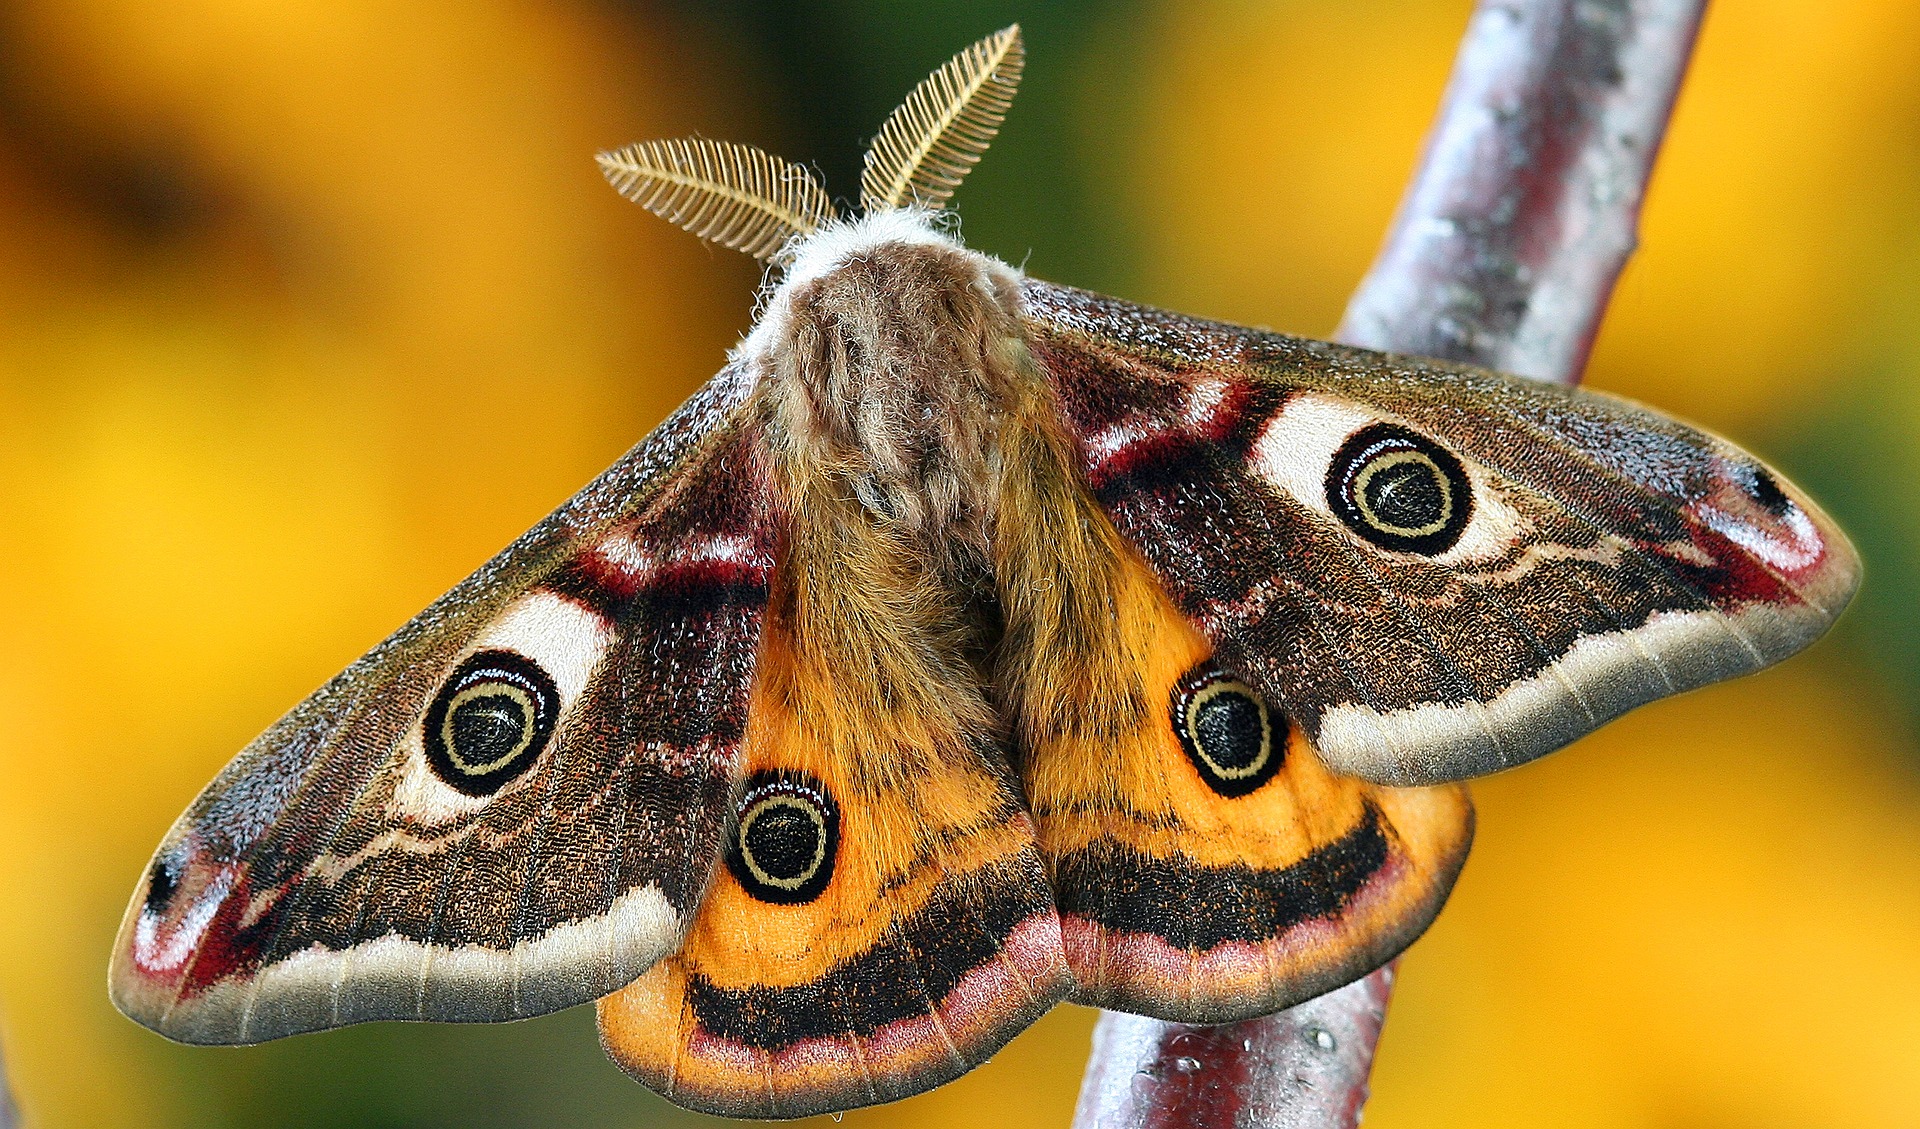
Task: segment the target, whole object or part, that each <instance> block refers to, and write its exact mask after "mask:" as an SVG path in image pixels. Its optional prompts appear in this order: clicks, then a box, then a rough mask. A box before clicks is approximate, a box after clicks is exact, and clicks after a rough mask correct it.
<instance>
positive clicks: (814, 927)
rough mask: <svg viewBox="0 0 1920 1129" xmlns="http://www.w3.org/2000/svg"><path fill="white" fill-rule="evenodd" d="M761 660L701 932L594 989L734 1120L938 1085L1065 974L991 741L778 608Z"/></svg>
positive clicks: (1010, 786) (658, 1076)
mask: <svg viewBox="0 0 1920 1129" xmlns="http://www.w3.org/2000/svg"><path fill="white" fill-rule="evenodd" d="M785 567H786V566H785V565H784V564H783V565H782V566H781V568H782V569H783V570H784V569H785ZM778 591H779V585H778V583H777V582H776V593H778ZM775 599H776V605H775V606H776V608H778V607H780V606H782V605H781V603H780V597H779V596H778V595H777V594H776V597H775ZM760 664H761V677H760V682H759V685H758V686H757V688H756V689H755V691H754V697H753V705H752V717H751V720H750V722H749V725H748V738H747V752H746V756H745V766H746V773H747V775H746V783H745V786H744V788H743V790H742V793H741V797H740V800H739V803H738V809H737V812H738V814H737V818H736V820H735V822H734V823H733V825H732V826H731V828H730V830H729V836H730V842H729V845H728V848H727V851H728V853H727V864H726V865H725V866H723V867H721V868H720V869H719V870H718V871H717V872H716V873H715V875H714V879H713V884H712V886H711V887H710V889H709V890H708V892H707V896H706V900H705V901H704V902H703V903H702V904H701V906H700V909H699V912H698V914H697V915H696V916H695V918H694V920H693V925H692V928H691V930H690V931H689V932H688V935H687V939H686V943H685V945H684V946H683V947H682V948H681V949H680V950H679V951H678V952H677V953H675V954H674V955H672V956H670V957H667V958H666V959H664V960H662V961H661V962H660V963H659V964H657V965H655V966H654V967H653V968H652V969H651V970H649V971H648V972H647V973H646V974H645V975H644V976H642V977H640V978H639V979H638V980H636V981H635V982H634V983H632V984H631V985H629V986H627V987H626V988H624V989H622V990H620V991H619V992H616V993H615V994H613V995H611V996H609V997H607V998H606V999H603V1000H601V1001H600V1004H599V1017H600V1036H601V1043H602V1045H603V1046H604V1047H605V1048H606V1050H607V1053H608V1055H609V1056H611V1057H612V1058H613V1060H614V1061H615V1062H617V1063H618V1064H619V1065H620V1066H621V1067H622V1068H623V1069H625V1070H626V1071H627V1072H628V1073H630V1074H632V1075H633V1076H634V1077H635V1078H637V1079H639V1080H640V1081H641V1082H643V1083H645V1084H646V1085H647V1086H649V1087H651V1088H652V1089H654V1090H655V1091H657V1092H659V1093H660V1094H662V1095H663V1096H665V1097H667V1098H668V1099H670V1100H672V1101H674V1102H676V1103H678V1104H680V1105H682V1106H685V1107H687V1108H690V1109H695V1110H700V1111H702V1112H707V1113H716V1114H722V1115H725V1116H728V1117H755V1118H768V1117H777V1118H789V1117H804V1116H808V1115H810V1114H815V1113H823V1112H830V1111H835V1110H842V1109H849V1108H852V1107H855V1106H862V1105H869V1104H873V1103H877V1102H886V1101H893V1100H895V1099H898V1098H904V1097H908V1096H910V1095H912V1094H917V1093H920V1092H922V1091H924V1090H928V1089H931V1088H932V1087H934V1086H937V1085H939V1084H941V1083H943V1082H946V1081H948V1080H950V1079H952V1078H955V1077H958V1076H959V1075H960V1074H962V1073H964V1072H966V1071H967V1070H969V1069H971V1068H972V1067H973V1066H975V1065H978V1064H979V1063H980V1062H982V1061H984V1060H985V1059H986V1058H987V1056H988V1055H990V1054H992V1053H993V1052H994V1051H995V1050H997V1049H999V1048H1000V1047H1001V1046H1002V1045H1003V1044H1005V1043H1006V1042H1007V1040H1009V1039H1011V1038H1012V1037H1013V1036H1015V1035H1017V1034H1019V1033H1020V1031H1022V1030H1023V1029H1025V1028H1026V1027H1027V1025H1028V1024H1030V1023H1032V1022H1033V1021H1034V1020H1035V1019H1037V1018H1039V1017H1040V1016H1041V1015H1042V1014H1044V1013H1045V1012H1046V1011H1047V1010H1048V1009H1049V1008H1051V1007H1052V1006H1053V1005H1054V1004H1055V1003H1056V1002H1058V1001H1059V1000H1060V999H1062V998H1064V997H1065V996H1066V994H1067V992H1068V990H1069V989H1070V987H1071V981H1070V980H1069V975H1068V972H1067V968H1066V963H1065V958H1064V955H1063V953H1062V951H1061V947H1060V925H1059V919H1058V917H1057V916H1056V915H1055V913H1054V908H1053V902H1052V898H1051V896H1050V890H1049V886H1048V882H1047V876H1046V872H1045V870H1044V868H1043V866H1042V863H1041V860H1040V857H1039V854H1038V852H1037V850H1036V848H1035V843H1034V829H1033V823H1032V821H1031V819H1030V818H1029V816H1028V815H1027V813H1026V811H1025V809H1024V806H1023V804H1022V803H1021V799H1020V793H1019V788H1018V785H1017V783H1016V781H1015V779H1014V778H1013V776H1012V774H1011V772H1010V770H1009V769H1008V768H1007V766H1006V764H1005V762H1004V760H1003V759H1002V757H1001V754H1000V752H999V750H998V749H997V747H996V744H995V742H994V741H993V739H992V737H991V734H990V733H989V732H986V731H984V730H982V729H980V728H977V727H975V728H972V729H968V728H967V727H966V726H965V725H962V726H961V727H960V730H959V735H960V736H961V737H962V740H961V741H960V742H958V743H954V742H950V741H947V740H944V739H942V738H940V737H939V736H938V735H939V734H940V733H942V732H949V733H950V732H952V727H951V726H949V725H947V724H945V722H946V721H947V720H949V719H933V720H934V724H929V725H921V724H918V721H919V720H920V719H914V718H907V719H904V720H903V719H902V718H900V717H899V716H898V715H889V714H887V713H886V712H885V711H884V710H883V709H882V708H879V707H878V706H877V702H878V699H877V698H873V699H865V700H862V699H861V694H860V692H861V691H862V690H863V689H871V688H870V687H862V686H858V685H853V684H851V682H850V680H848V679H847V678H846V676H845V671H844V670H842V669H838V668H836V667H835V666H834V665H833V664H831V663H828V662H824V661H822V660H821V658H820V656H819V655H818V654H817V653H809V652H808V649H807V647H806V645H805V641H802V640H795V639H794V638H793V637H792V636H791V635H789V634H788V633H787V632H786V630H785V629H784V627H783V625H782V617H781V616H780V614H779V613H778V612H777V611H776V612H775V613H773V614H771V615H769V617H768V625H767V629H766V633H765V636H764V639H763V645H762V651H761V659H760ZM819 844H825V845H824V846H819ZM816 848H818V849H816Z"/></svg>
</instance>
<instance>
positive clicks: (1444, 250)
mask: <svg viewBox="0 0 1920 1129" xmlns="http://www.w3.org/2000/svg"><path fill="white" fill-rule="evenodd" d="M1705 7H1706V2H1705V0H1481V3H1480V5H1479V6H1478V7H1477V8H1476V9H1475V11H1474V14H1473V18H1472V21H1471V22H1470V23H1469V24H1468V27H1467V34H1466V38H1465V40H1464V41H1463V42H1462V44H1461V47H1460V54H1459V56H1458V58H1457V59H1456V60H1455V62H1454V70H1453V76H1452V78H1451V79H1449V81H1448V84H1447V92H1446V97H1445V99H1444V100H1443V102H1442V104H1441V109H1440V115H1439V117H1438V118H1437V119H1436V121H1435V124H1434V128H1433V132H1432V133H1431V135H1430V136H1429V138H1428V141H1427V152H1426V155H1425V157H1424V158H1423V160H1422V162H1421V167H1420V169H1419V171H1418V172H1417V173H1416V174H1415V176H1414V180H1413V183H1412V185H1411V186H1409V188H1408V190H1407V195H1406V197H1405V198H1404V199H1403V200H1402V201H1401V205H1400V213H1399V215H1398V216H1396V217H1395V219H1394V224H1393V228H1392V230H1391V232H1390V233H1389V235H1388V236H1387V241H1386V244H1385V246H1384V247H1383V248H1382V249H1381V252H1380V255H1379V257H1378V258H1377V259H1376V260H1375V261H1374V264H1373V269H1372V270H1371V271H1370V272H1368V274H1367V277H1366V279H1365V280H1363V281H1362V282H1361V284H1360V288H1359V290H1358V291H1356V292H1355V294H1354V296H1353V300H1352V302H1351V303H1350V304H1349V305H1348V307H1347V314H1346V317H1345V318H1344V319H1343V320H1342V321H1341V324H1340V329H1339V332H1338V338H1339V339H1340V340H1342V341H1345V342H1348V343H1349V344H1354V345H1365V346H1368V347H1370V348H1375V349H1389V350H1393V351H1396V352H1403V353H1419V354H1423V355H1426V356H1432V357H1443V358H1446V359H1448V360H1456V361H1468V362H1472V363H1475V364H1481V365H1486V366H1488V367H1490V368H1498V369H1503V370H1506V371H1508V372H1515V373H1521V374H1523V375H1526V376H1532V377H1536V378H1538V379H1541V380H1553V381H1559V382H1562V383H1567V384H1573V383H1577V382H1578V381H1579V379H1580V375H1581V372H1582V371H1583V370H1584V369H1585V367H1586V362H1587V354H1588V353H1589V351H1590V350H1591V349H1592V347H1593V338H1594V334H1595V333H1596V331H1597V330H1598V328H1599V325H1600V317H1601V315H1602V314H1603V313H1605V311H1606V307H1607V302H1608V299H1609V298H1611V297H1612V295H1613V284H1614V281H1615V280H1616V279H1618V278H1619V276H1620V270H1621V268H1622V267H1624V266H1625V265H1626V261H1627V256H1629V255H1630V254H1632V253H1633V249H1634V246H1635V241H1636V232H1637V230H1638V227H1639V221H1640V204H1641V201H1642V199H1643V198H1644V196H1645V192H1646V185H1647V179H1648V177H1649V176H1650V175H1651V174H1652V171H1653V160H1654V157H1655V156H1656V154H1657V153H1658V150H1659V147H1660V139H1661V137H1662V136H1663V135H1664V134H1665V132H1666V125H1667V120H1668V118H1669V116H1670V115H1671V114H1672V112H1673V103H1674V98H1675V96H1676V94H1677V93H1678V91H1679V88H1680V80H1681V77H1682V76H1683V75H1684V74H1685V72H1686V65H1687V60H1688V59H1689V57H1691V55H1692V53H1693V43H1694V39H1695V37H1696V35H1697V34H1698V32H1699V28H1700V19H1701V16H1702V14H1703V12H1704V10H1705ZM1393 976H1394V966H1393V965H1388V966H1387V967H1386V968H1383V969H1381V970H1379V971H1377V972H1375V973H1373V974H1372V975H1370V976H1367V977H1365V978H1364V979H1361V980H1359V981H1356V982H1354V983H1352V984H1349V985H1347V986H1346V987H1344V988H1341V989H1339V990H1337V991H1334V992H1329V993H1328V994H1326V995H1324V996H1321V997H1319V998H1318V999H1313V1000H1308V1001H1307V1002H1306V1003H1303V1004H1300V1005H1299V1006H1297V1007H1294V1008H1292V1009H1290V1010H1288V1011H1284V1012H1281V1013H1279V1014H1278V1015H1272V1016H1267V1017H1265V1018H1262V1019H1254V1020H1249V1021H1247V1022H1245V1023H1235V1024H1229V1025H1226V1026H1222V1027H1189V1026H1185V1025H1183V1024H1177V1023H1162V1022H1160V1021H1158V1020H1153V1019H1145V1018H1142V1017H1140V1016H1134V1015H1121V1014H1117V1013H1107V1014H1104V1015H1102V1016H1101V1017H1100V1022H1099V1025H1098V1026H1097V1027H1096V1028H1095V1029H1094V1035H1093V1053H1092V1056H1091V1057H1090V1058H1089V1060H1088V1062H1087V1073H1086V1077H1085V1079H1084V1081H1083V1082H1082V1084H1081V1089H1080V1102H1079V1106H1078V1108H1077V1109H1076V1110H1075V1112H1074V1125H1075V1127H1076V1129H1175V1127H1194V1129H1214V1127H1216V1126H1217V1127H1219V1129H1229V1127H1236V1129H1352V1127H1354V1126H1357V1125H1358V1124H1359V1121H1360V1111H1361V1108H1362V1107H1363V1106H1364V1105H1365V1104H1366V1100H1367V1077H1368V1075H1369V1073H1370V1072H1371V1071H1372V1068H1373V1053H1374V1047H1375V1044H1376V1043H1377V1042H1378V1040H1379V1037H1380V1029H1381V1024H1382V1022H1383V1021H1384V1019H1385V1016H1386V1007H1387V1000H1388V997H1389V996H1390V994H1391V992H1392V986H1393Z"/></svg>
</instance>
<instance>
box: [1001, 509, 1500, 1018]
mask: <svg viewBox="0 0 1920 1129" xmlns="http://www.w3.org/2000/svg"><path fill="white" fill-rule="evenodd" d="M1095 520H1096V521H1097V520H1098V519H1097V518H1096V519H1095ZM1106 536H1107V537H1109V538H1112V537H1113V534H1112V533H1111V531H1106ZM1116 548H1118V546H1117V545H1116ZM1116 555H1117V556H1118V557H1119V568H1118V572H1117V575H1116V576H1115V579H1114V583H1113V585H1112V588H1111V591H1112V593H1113V600H1112V605H1113V606H1112V614H1113V618H1114V621H1115V633H1116V643H1117V646H1115V647H1114V648H1113V649H1114V650H1115V651H1116V652H1117V653H1119V654H1121V655H1125V656H1128V659H1129V661H1130V663H1131V669H1130V670H1129V671H1128V672H1127V673H1128V675H1130V681H1134V682H1135V683H1136V684H1137V685H1139V686H1140V687H1142V688H1143V689H1144V704H1145V707H1146V708H1145V709H1144V710H1138V711H1135V710H1127V711H1120V710H1111V709H1109V710H1105V711H1096V712H1099V713H1103V714H1104V716H1105V717H1107V718H1109V719H1118V720H1120V724H1119V725H1117V726H1116V725H1114V724H1113V723H1112V722H1111V721H1109V722H1107V723H1102V724H1093V725H1084V726H1081V727H1079V728H1077V729H1076V727H1074V726H1071V725H1052V726H1048V727H1046V729H1045V730H1043V732H1042V733H1041V734H1038V735H1036V737H1035V738H1033V739H1032V740H1031V743H1030V746H1029V748H1028V749H1027V752H1026V755H1025V756H1024V757H1023V758H1022V770H1023V783H1024V786H1025V790H1026V796H1027V802H1028V804H1029V805H1030V807H1031V809H1032V812H1033V817H1034V821H1035V823H1036V824H1037V826H1038V828H1039V840H1040V847H1041V853H1042V855H1043V857H1044V858H1045V859H1046V861H1047V869H1048V873H1049V874H1051V875H1052V878H1053V885H1054V899H1055V902H1056V904H1057V905H1058V907H1059V913H1060V922H1061V934H1062V937H1063V942H1064V946H1065V950H1066V954H1067V961H1068V964H1069V965H1070V967H1071V968H1072V970H1073V975H1074V980H1075V983H1076V989H1075V991H1074V994H1073V996H1072V999H1073V1000H1074V1002H1076V1003H1081V1004H1087V1005H1090V1006H1095V1007H1103V1008H1108V1009H1111V1010H1116V1011H1130V1012H1135V1013H1139V1014H1143V1015H1151V1016H1154V1017H1156V1018H1159V1019H1165V1020H1171V1021H1175V1022H1180V1023H1229V1022H1236V1021H1238V1020H1242V1019H1248V1018H1251V1017H1253V1016H1258V1015H1267V1014H1270V1013H1272V1012H1276V1011H1280V1010H1282V1009H1284V1008H1288V1007H1291V1006H1293V1005H1294V1004H1297V1003H1299V1002H1301V1001H1303V1000H1306V999H1310V998H1312V997H1314V996H1317V995H1321V994H1323V993H1325V992H1328V991H1331V990H1333V989H1334V988H1337V987H1339V986H1340V985H1342V984H1345V983H1348V982H1349V981H1352V980H1354V979H1357V978H1359V977H1361V976H1364V975H1366V974H1367V973H1368V972H1371V971H1372V970H1373V969H1375V968H1378V967H1379V966H1380V965H1382V964H1385V963H1386V962H1387V961H1388V960H1391V959H1392V958H1393V957H1394V956H1395V955H1397V954H1398V953H1399V952H1400V951H1401V950H1402V949H1404V948H1405V947H1406V946H1407V945H1409V944H1411V943H1412V942H1413V940H1414V939H1415V938H1416V937H1418V936H1419V935H1420V934H1421V933H1422V932H1423V931H1424V930H1425V929H1426V927H1427V926H1428V925H1429V924H1430V923H1431V922H1432V920H1433V918H1434V916H1435V915H1436V914H1438V913H1439V911H1440V907H1441V906H1442V905H1443V904H1444V903H1445V902H1446V899H1447V895H1448V893H1449V892H1450V891H1451V890H1452V888H1453V883H1454V879H1455V878H1456V877H1457V876H1458V875H1459V873H1460V868H1461V866H1462V865H1463V864H1464V863H1465V862H1466V857H1467V848H1468V846H1469V845H1470V844H1471V842H1472V839H1473V806H1472V802H1471V801H1470V800H1469V799H1468V796H1467V789H1466V786H1465V785H1464V784H1449V785H1442V786H1438V787H1432V788H1390V787H1384V786H1381V785H1377V784H1372V783H1369V782H1367V781H1364V780H1361V779H1358V778H1356V777H1352V776H1339V775H1336V774H1334V773H1332V772H1329V771H1328V770H1327V768H1326V766H1325V765H1324V764H1323V763H1322V762H1321V760H1320V759H1319V757H1318V756H1317V755H1316V754H1315V752H1314V750H1313V747H1312V746H1311V745H1310V744H1309V743H1308V741H1307V739H1306V736H1305V734H1304V733H1303V732H1302V731H1301V729H1300V727H1299V726H1297V725H1294V724H1292V723H1291V722H1290V721H1289V719H1288V717H1287V716H1286V715H1285V714H1284V713H1283V712H1282V711H1280V710H1279V709H1277V708H1274V707H1273V706H1271V705H1269V704H1268V703H1267V702H1266V701H1265V700H1263V697H1262V695H1260V694H1259V692H1258V691H1256V690H1254V689H1253V688H1252V687H1250V686H1248V685H1247V684H1246V683H1244V682H1243V681H1241V680H1240V678H1239V677H1237V676H1235V675H1233V674H1231V673H1229V672H1227V671H1226V670H1225V669H1223V668H1222V667H1221V666H1219V664H1218V663H1217V662H1216V661H1215V660H1214V657H1213V647H1212V645H1211V644H1210V643H1208V642H1207V640H1206V639H1205V638H1204V637H1202V636H1201V635H1200V633H1199V632H1197V631H1196V630H1194V628H1193V627H1192V625H1190V624H1189V623H1188V622H1187V621H1186V619H1185V617H1184V616H1182V615H1181V613H1180V611H1179V610H1178V609H1177V608H1175V607H1174V605H1173V603H1172V601H1171V600H1170V599H1169V598H1168V597H1167V595H1166V593H1165V591H1163V590H1162V589H1161V587H1160V586H1159V584H1158V583H1157V582H1156V581H1155V580H1154V579H1153V577H1152V576H1151V575H1150V574H1149V573H1148V571H1147V569H1146V566H1145V565H1144V563H1142V562H1141V561H1140V560H1139V559H1138V558H1137V557H1136V556H1134V555H1133V554H1132V553H1130V552H1128V551H1126V550H1124V549H1120V551H1119V552H1118V554H1116Z"/></svg>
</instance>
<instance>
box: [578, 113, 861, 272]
mask: <svg viewBox="0 0 1920 1129" xmlns="http://www.w3.org/2000/svg"><path fill="white" fill-rule="evenodd" d="M598 159H599V161H600V171H601V172H602V173H605V174H606V177H607V181H608V183H610V184H612V185H613V187H614V189H615V190H616V191H618V192H619V193H620V195H622V196H625V197H626V198H627V199H629V200H632V201H633V202H634V203H636V204H639V205H640V206H641V207H643V208H645V209H647V210H648V211H650V212H652V213H654V214H655V215H658V216H661V217H663V218H665V219H667V220H670V221H672V222H673V223H677V224H679V225H680V226H681V227H684V228H686V229H687V230H688V231H691V232H693V233H694V234H695V235H697V236H699V237H700V238H702V239H707V240H711V241H713V242H715V243H718V244H720V245H721V246H723V247H732V248H733V249H734V250H736V251H745V252H746V253H747V254H749V255H752V256H753V257H754V258H756V259H768V258H771V257H773V256H774V255H776V254H778V253H779V251H780V248H781V247H783V246H785V245H786V244H787V242H788V241H789V240H790V239H792V238H793V237H794V236H796V235H810V234H812V233H813V231H814V229H815V228H818V227H819V226H820V225H821V224H824V223H829V222H831V221H832V220H833V219H834V218H835V217H834V211H833V201H831V200H829V199H828V198H827V193H826V191H825V190H824V189H822V188H821V187H820V183H819V182H818V181H816V180H814V179H813V174H812V173H809V172H808V171H807V170H806V169H804V168H801V167H800V166H799V165H796V164H794V163H793V162H792V161H783V160H781V159H780V158H778V157H775V156H773V155H771V154H768V153H763V152H761V151H760V150H758V149H755V148H753V147H752V146H749V145H735V144H732V143H731V142H726V141H707V140H705V139H702V138H695V139H693V140H690V141H646V142H642V143H640V144H638V145H629V146H627V147H626V148H624V149H616V150H614V151H613V152H611V153H602V154H600V156H599V158H598Z"/></svg>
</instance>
